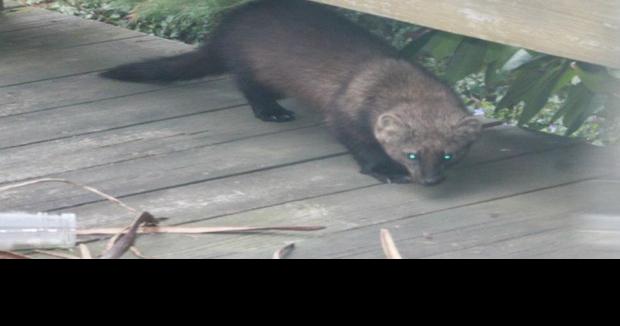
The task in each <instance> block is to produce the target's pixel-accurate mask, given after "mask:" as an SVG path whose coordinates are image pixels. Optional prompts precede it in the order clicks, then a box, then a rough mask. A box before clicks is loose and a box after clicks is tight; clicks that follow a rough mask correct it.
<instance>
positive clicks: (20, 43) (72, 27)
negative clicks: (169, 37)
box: [0, 16, 146, 55]
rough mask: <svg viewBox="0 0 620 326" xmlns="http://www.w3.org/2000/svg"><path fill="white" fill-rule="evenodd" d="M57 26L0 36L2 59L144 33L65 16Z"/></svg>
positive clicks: (17, 31) (29, 29)
mask: <svg viewBox="0 0 620 326" xmlns="http://www.w3.org/2000/svg"><path fill="white" fill-rule="evenodd" d="M59 22H61V23H58V24H52V25H48V26H45V28H22V29H20V30H16V31H12V32H10V33H1V34H0V51H2V53H4V54H5V55H9V54H11V53H12V52H14V51H15V52H21V51H24V50H27V49H32V48H37V47H39V48H41V47H44V48H45V49H46V50H47V51H49V50H52V49H63V48H71V47H76V46H80V45H84V44H93V43H100V42H109V41H113V40H120V39H127V38H132V37H142V36H146V34H144V33H140V32H136V31H132V30H128V29H123V28H118V27H115V26H112V25H109V24H105V23H102V22H96V21H94V22H91V21H86V20H84V19H81V18H78V17H74V16H66V17H63V19H62V20H59Z"/></svg>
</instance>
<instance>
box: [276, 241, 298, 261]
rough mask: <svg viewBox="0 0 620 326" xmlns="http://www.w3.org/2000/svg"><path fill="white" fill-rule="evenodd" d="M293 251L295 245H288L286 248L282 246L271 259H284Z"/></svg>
mask: <svg viewBox="0 0 620 326" xmlns="http://www.w3.org/2000/svg"><path fill="white" fill-rule="evenodd" d="M293 249H295V244H294V243H289V244H287V245H286V246H284V247H282V248H280V249H278V250H277V251H276V252H274V253H273V259H284V258H286V256H288V255H290V254H291V252H292V251H293Z"/></svg>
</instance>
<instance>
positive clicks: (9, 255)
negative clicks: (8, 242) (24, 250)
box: [0, 251, 31, 259]
mask: <svg viewBox="0 0 620 326" xmlns="http://www.w3.org/2000/svg"><path fill="white" fill-rule="evenodd" d="M0 259H31V258H30V257H28V256H24V255H22V254H18V253H14V252H10V251H0Z"/></svg>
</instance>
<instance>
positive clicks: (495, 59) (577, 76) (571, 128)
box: [402, 32, 620, 144]
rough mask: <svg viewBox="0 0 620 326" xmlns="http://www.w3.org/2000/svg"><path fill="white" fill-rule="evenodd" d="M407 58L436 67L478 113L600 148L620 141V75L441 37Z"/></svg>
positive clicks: (413, 48)
mask: <svg viewBox="0 0 620 326" xmlns="http://www.w3.org/2000/svg"><path fill="white" fill-rule="evenodd" d="M428 35H431V36H430V37H429V36H428ZM418 42H419V44H416V43H418ZM402 53H403V54H404V55H406V56H408V57H409V58H411V59H413V60H418V61H420V62H422V63H428V62H432V64H431V66H430V67H429V68H430V69H431V70H433V71H434V72H435V73H437V74H438V75H440V76H441V77H442V78H443V79H444V80H445V81H446V82H447V83H449V84H451V85H454V86H455V88H456V89H457V91H459V93H461V94H462V95H463V96H464V99H465V101H466V103H468V104H470V105H471V106H473V109H474V110H481V111H483V112H484V113H485V114H487V115H490V116H493V117H495V118H502V119H505V120H507V121H509V122H513V123H515V124H518V125H521V126H526V127H529V128H533V129H537V130H542V131H547V132H553V133H562V134H564V135H567V136H570V135H576V136H579V137H585V138H587V139H589V140H591V141H594V142H595V143H598V144H606V143H612V142H617V141H618V140H619V138H620V136H617V135H612V134H610V133H609V130H615V129H617V128H618V127H617V126H618V124H619V119H618V116H619V115H620V114H618V113H619V111H620V107H619V106H618V103H619V102H620V100H619V99H618V98H619V97H620V78H619V76H618V75H619V74H618V72H617V71H612V70H609V69H606V68H604V67H600V66H596V65H592V64H588V63H583V62H577V61H572V60H569V59H564V58H559V57H554V56H550V55H546V54H540V53H535V52H532V51H526V50H523V49H517V48H514V47H510V46H504V45H500V44H495V43H491V42H486V41H482V40H478V39H473V38H468V37H461V36H457V35H454V34H449V33H444V32H431V33H429V34H426V35H425V38H424V39H422V38H420V39H419V40H418V39H413V40H411V41H410V43H409V44H407V45H405V46H404V47H403V51H402ZM429 60H430V61H429ZM427 66H428V65H427Z"/></svg>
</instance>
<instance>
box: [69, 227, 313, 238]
mask: <svg viewBox="0 0 620 326" xmlns="http://www.w3.org/2000/svg"><path fill="white" fill-rule="evenodd" d="M323 229H325V227H324V226H276V227H246V226H230V227H227V226H219V227H179V226H143V227H140V228H138V229H137V232H136V233H137V234H156V233H171V234H209V233H245V232H258V231H297V232H309V231H319V230H323ZM126 232H127V228H95V229H83V230H77V235H82V236H84V235H112V234H119V233H126Z"/></svg>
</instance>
